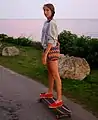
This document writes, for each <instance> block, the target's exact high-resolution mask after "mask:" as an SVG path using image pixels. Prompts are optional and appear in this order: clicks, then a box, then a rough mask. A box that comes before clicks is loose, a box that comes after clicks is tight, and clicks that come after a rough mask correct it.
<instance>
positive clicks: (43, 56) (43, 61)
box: [42, 53, 47, 65]
mask: <svg viewBox="0 0 98 120" xmlns="http://www.w3.org/2000/svg"><path fill="white" fill-rule="evenodd" d="M46 63H47V54H45V53H43V54H42V64H43V65H46Z"/></svg>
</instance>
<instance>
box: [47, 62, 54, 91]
mask: <svg viewBox="0 0 98 120" xmlns="http://www.w3.org/2000/svg"><path fill="white" fill-rule="evenodd" d="M47 69H48V82H49V89H48V93H53V87H54V78H53V76H52V72H51V70H50V65H49V63H47Z"/></svg>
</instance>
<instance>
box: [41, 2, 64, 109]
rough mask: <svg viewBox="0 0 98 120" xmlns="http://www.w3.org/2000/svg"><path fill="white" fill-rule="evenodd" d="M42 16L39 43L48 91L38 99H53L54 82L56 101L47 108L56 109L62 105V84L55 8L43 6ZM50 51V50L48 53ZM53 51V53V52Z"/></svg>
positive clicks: (49, 5) (50, 5)
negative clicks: (43, 17) (45, 68)
mask: <svg viewBox="0 0 98 120" xmlns="http://www.w3.org/2000/svg"><path fill="white" fill-rule="evenodd" d="M43 10H44V15H45V17H46V18H47V20H46V21H45V23H44V26H43V29H42V37H41V43H42V46H43V49H44V50H43V54H42V63H43V64H44V65H47V68H48V79H49V89H48V91H47V92H46V93H41V94H40V98H52V97H53V86H54V80H55V82H56V89H57V100H56V101H55V102H54V103H52V104H50V105H49V108H56V107H59V106H61V105H62V104H63V102H62V91H61V88H62V84H61V79H60V75H59V72H58V56H57V55H58V54H59V55H60V53H59V52H58V51H59V50H58V48H59V47H58V46H59V44H58V41H57V40H58V30H57V25H56V23H55V21H54V19H53V17H54V14H55V8H54V6H53V5H52V4H45V5H44V6H43ZM57 45H58V46H57ZM50 50H52V51H51V52H52V53H50ZM53 51H54V52H53Z"/></svg>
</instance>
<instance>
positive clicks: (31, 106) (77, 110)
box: [0, 66, 98, 120]
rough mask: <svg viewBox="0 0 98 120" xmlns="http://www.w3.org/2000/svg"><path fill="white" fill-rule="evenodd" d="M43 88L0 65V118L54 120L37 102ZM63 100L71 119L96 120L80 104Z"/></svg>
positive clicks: (1, 119) (5, 119)
mask: <svg viewBox="0 0 98 120" xmlns="http://www.w3.org/2000/svg"><path fill="white" fill-rule="evenodd" d="M45 90H47V88H46V87H45V86H44V85H42V84H40V83H38V82H36V81H33V80H32V79H28V78H27V77H24V76H22V75H19V74H17V73H15V72H12V71H10V70H8V69H6V68H3V67H2V66H0V120H55V119H54V117H53V116H52V114H51V112H49V110H48V109H47V108H46V107H45V106H43V104H40V103H37V99H38V98H39V94H40V92H43V91H45ZM64 100H65V101H66V103H67V104H68V106H69V107H70V108H71V110H72V112H73V115H72V120H98V119H96V118H95V117H94V116H93V115H92V114H91V113H89V112H87V111H86V110H84V109H83V108H82V107H81V106H80V105H78V104H75V103H73V102H71V101H70V100H68V99H66V98H65V97H64ZM65 120H67V119H65Z"/></svg>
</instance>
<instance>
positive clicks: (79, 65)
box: [59, 55, 90, 80]
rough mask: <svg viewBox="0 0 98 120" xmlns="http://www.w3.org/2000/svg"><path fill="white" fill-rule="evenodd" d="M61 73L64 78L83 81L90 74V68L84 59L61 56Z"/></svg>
mask: <svg viewBox="0 0 98 120" xmlns="http://www.w3.org/2000/svg"><path fill="white" fill-rule="evenodd" d="M59 73H60V76H61V77H62V78H70V79H76V80H83V79H84V78H85V77H86V76H87V75H89V74H90V66H89V64H88V63H87V61H86V60H85V59H84V58H79V57H74V56H71V57H69V56H68V55H66V56H64V55H61V56H60V58H59Z"/></svg>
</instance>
